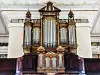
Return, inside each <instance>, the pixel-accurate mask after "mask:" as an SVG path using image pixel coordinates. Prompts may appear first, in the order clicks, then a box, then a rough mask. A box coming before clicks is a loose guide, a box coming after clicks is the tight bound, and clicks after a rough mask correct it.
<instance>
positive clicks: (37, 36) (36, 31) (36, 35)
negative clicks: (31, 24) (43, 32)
mask: <svg viewBox="0 0 100 75" xmlns="http://www.w3.org/2000/svg"><path fill="white" fill-rule="evenodd" d="M39 40H40V32H39V28H34V29H33V44H38V43H39Z"/></svg>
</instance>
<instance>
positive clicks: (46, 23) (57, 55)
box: [23, 2, 77, 73]
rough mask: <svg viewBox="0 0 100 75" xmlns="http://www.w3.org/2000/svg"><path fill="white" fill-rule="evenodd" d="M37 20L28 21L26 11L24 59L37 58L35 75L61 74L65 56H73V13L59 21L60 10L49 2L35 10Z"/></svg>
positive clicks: (75, 47) (29, 16) (74, 30)
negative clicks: (39, 74)
mask: <svg viewBox="0 0 100 75" xmlns="http://www.w3.org/2000/svg"><path fill="white" fill-rule="evenodd" d="M38 11H39V13H40V19H31V16H32V14H31V12H30V11H29V10H28V11H27V13H26V18H25V22H24V34H23V35H24V37H23V50H24V55H29V54H32V55H37V56H38V67H37V71H38V73H44V72H46V73H48V72H49V73H52V72H53V73H56V72H58V73H64V72H65V65H64V62H65V61H64V55H65V54H66V53H67V54H76V52H77V42H76V22H75V20H74V14H73V12H72V10H70V11H69V13H68V14H66V15H68V19H59V13H60V12H61V10H60V9H59V8H57V7H55V6H54V5H53V3H52V2H48V3H47V5H46V6H44V7H43V8H41V9H39V10H38Z"/></svg>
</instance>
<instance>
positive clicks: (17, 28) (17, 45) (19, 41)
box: [8, 23, 24, 58]
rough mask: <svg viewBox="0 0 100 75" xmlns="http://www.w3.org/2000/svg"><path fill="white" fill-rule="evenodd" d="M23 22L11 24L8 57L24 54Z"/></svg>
mask: <svg viewBox="0 0 100 75" xmlns="http://www.w3.org/2000/svg"><path fill="white" fill-rule="evenodd" d="M23 26H24V24H23V23H10V24H9V27H8V28H9V45H8V58H18V57H21V56H23V46H22V45H23Z"/></svg>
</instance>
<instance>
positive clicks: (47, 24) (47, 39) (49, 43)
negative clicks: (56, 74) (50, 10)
mask: <svg viewBox="0 0 100 75" xmlns="http://www.w3.org/2000/svg"><path fill="white" fill-rule="evenodd" d="M43 37H44V38H43V43H44V46H45V47H55V46H56V22H55V20H54V19H53V18H46V19H45V20H44V29H43Z"/></svg>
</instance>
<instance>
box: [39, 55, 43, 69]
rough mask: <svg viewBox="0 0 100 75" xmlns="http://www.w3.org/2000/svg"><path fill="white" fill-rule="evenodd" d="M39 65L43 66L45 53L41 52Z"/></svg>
mask: <svg viewBox="0 0 100 75" xmlns="http://www.w3.org/2000/svg"><path fill="white" fill-rule="evenodd" d="M39 65H40V67H42V66H43V54H39Z"/></svg>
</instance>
